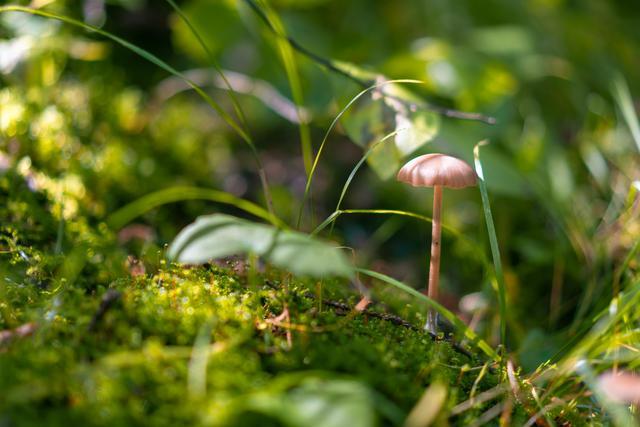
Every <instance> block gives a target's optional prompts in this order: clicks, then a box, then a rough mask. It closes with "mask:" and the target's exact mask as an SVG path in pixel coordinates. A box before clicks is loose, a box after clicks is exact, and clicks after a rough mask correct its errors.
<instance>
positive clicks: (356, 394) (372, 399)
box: [242, 378, 399, 427]
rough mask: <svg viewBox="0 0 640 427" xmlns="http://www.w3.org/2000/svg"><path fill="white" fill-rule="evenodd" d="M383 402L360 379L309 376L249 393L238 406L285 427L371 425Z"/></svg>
mask: <svg viewBox="0 0 640 427" xmlns="http://www.w3.org/2000/svg"><path fill="white" fill-rule="evenodd" d="M380 403H382V405H380ZM385 404H386V405H385ZM387 405H388V403H387V402H380V398H379V397H378V396H376V394H375V392H373V391H372V390H371V389H370V388H369V387H367V386H366V385H364V384H362V383H360V382H356V381H351V380H336V379H334V380H328V379H320V378H309V379H307V380H305V381H303V382H302V383H301V384H299V385H298V386H296V387H294V388H292V389H291V390H289V391H288V392H285V393H281V394H275V393H268V394H267V393H256V394H254V395H250V396H248V397H247V399H246V401H245V402H244V404H243V405H242V407H243V409H244V410H250V411H253V412H258V413H261V414H264V415H267V416H269V417H273V418H275V419H277V420H278V421H280V422H281V423H282V424H283V425H285V426H287V427H333V426H351V427H371V426H375V425H377V424H378V420H377V418H378V412H379V411H380V412H382V411H381V409H384V406H387ZM380 406H383V407H382V408H381V407H380ZM394 418H396V417H394ZM397 421H399V420H396V422H397Z"/></svg>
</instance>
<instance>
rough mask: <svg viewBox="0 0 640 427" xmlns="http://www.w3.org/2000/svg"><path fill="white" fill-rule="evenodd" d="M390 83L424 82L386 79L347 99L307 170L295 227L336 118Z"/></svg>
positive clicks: (297, 226) (336, 120)
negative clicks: (307, 173)
mask: <svg viewBox="0 0 640 427" xmlns="http://www.w3.org/2000/svg"><path fill="white" fill-rule="evenodd" d="M392 83H413V84H422V83H424V82H422V81H420V80H411V79H399V80H386V81H384V82H380V83H376V84H374V85H371V86H369V87H368V88H366V89H363V90H361V91H360V92H359V93H358V94H357V95H356V96H354V97H353V98H352V99H351V101H349V102H348V103H347V105H345V107H344V108H343V109H342V110H341V111H340V112H339V113H338V115H337V116H336V117H335V118H334V119H333V121H332V122H331V124H330V125H329V128H328V129H327V131H326V132H325V134H324V137H323V138H322V142H321V143H320V147H319V148H318V152H317V153H316V156H315V158H314V159H313V165H312V166H311V171H309V176H308V177H307V183H306V185H305V188H304V194H303V196H302V202H301V204H300V210H299V212H298V220H297V222H296V228H299V227H300V223H301V222H302V214H303V212H304V205H305V204H306V202H307V198H308V197H309V191H310V190H311V182H312V181H313V175H314V173H315V171H316V168H317V167H318V163H319V161H320V156H322V151H323V150H324V146H325V145H326V143H327V139H328V138H329V135H330V134H331V131H332V130H333V128H334V127H335V126H336V124H337V123H338V120H340V118H341V117H342V116H343V115H344V113H346V112H347V110H348V109H349V108H351V106H352V105H353V104H354V103H355V102H356V101H357V100H358V99H360V98H361V97H362V96H363V95H365V94H366V93H368V92H371V91H372V90H375V89H378V88H380V87H383V86H385V85H387V84H392Z"/></svg>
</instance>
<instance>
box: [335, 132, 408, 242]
mask: <svg viewBox="0 0 640 427" xmlns="http://www.w3.org/2000/svg"><path fill="white" fill-rule="evenodd" d="M406 129H408V128H401V129H396V130H395V131H393V132H391V133H389V134H387V135H385V136H384V137H383V138H382V139H381V140H380V141H377V142H376V143H375V144H373V145H371V147H369V148H368V149H367V151H366V152H365V153H364V155H363V156H362V157H361V158H360V160H359V161H358V163H356V165H355V166H354V167H353V169H352V170H351V173H350V174H349V177H348V178H347V180H346V181H345V183H344V185H343V186H342V192H341V193H340V197H339V198H338V203H336V208H335V209H334V212H337V211H339V210H340V205H341V204H342V201H343V200H344V197H345V196H346V194H347V190H348V189H349V186H350V185H351V181H353V178H355V176H356V173H357V172H358V170H360V168H361V167H362V165H363V164H364V162H365V161H367V159H368V158H369V156H370V155H371V153H373V150H374V149H375V148H376V147H377V146H378V145H380V144H383V143H384V142H385V141H387V140H388V139H389V138H391V137H392V136H395V135H397V134H398V133H399V132H401V131H403V130H406ZM334 224H335V222H334V223H333V224H331V231H330V232H329V235H331V234H332V233H333V225H334Z"/></svg>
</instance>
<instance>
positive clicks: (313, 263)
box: [167, 214, 353, 278]
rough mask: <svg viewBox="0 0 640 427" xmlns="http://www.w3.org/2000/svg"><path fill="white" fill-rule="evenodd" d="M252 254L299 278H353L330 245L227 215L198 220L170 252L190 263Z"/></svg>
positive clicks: (176, 240)
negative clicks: (301, 276)
mask: <svg viewBox="0 0 640 427" xmlns="http://www.w3.org/2000/svg"><path fill="white" fill-rule="evenodd" d="M248 254H255V255H258V256H261V257H262V258H263V259H264V260H265V261H267V262H269V263H271V264H273V265H276V266H278V267H282V268H284V269H287V270H288V271H291V272H292V273H294V274H298V275H303V276H313V277H322V276H339V277H345V278H351V277H352V276H353V268H352V266H351V264H350V263H349V261H348V260H347V258H346V257H345V256H344V254H343V253H342V252H341V251H340V250H339V249H338V248H337V247H335V246H332V245H330V244H329V243H325V242H323V241H320V240H318V239H315V238H313V237H311V236H308V235H306V234H303V233H299V232H295V231H288V230H281V229H278V228H276V227H274V226H271V225H266V224H257V223H254V222H251V221H247V220H243V219H240V218H236V217H234V216H230V215H223V214H213V215H207V216H202V217H199V218H198V219H196V221H195V222H194V223H193V224H191V225H189V226H187V227H186V228H185V229H184V230H182V231H181V232H180V233H179V234H178V236H177V237H176V238H175V240H174V241H173V242H172V243H171V245H170V246H169V250H168V252H167V256H168V257H169V258H170V259H172V260H175V261H179V262H185V263H190V264H201V263H204V262H207V261H209V260H211V259H214V258H222V257H227V256H231V255H248Z"/></svg>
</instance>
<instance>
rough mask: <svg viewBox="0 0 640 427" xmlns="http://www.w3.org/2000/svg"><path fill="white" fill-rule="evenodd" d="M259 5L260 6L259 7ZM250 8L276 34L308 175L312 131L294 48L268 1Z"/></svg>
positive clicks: (253, 3)
mask: <svg viewBox="0 0 640 427" xmlns="http://www.w3.org/2000/svg"><path fill="white" fill-rule="evenodd" d="M258 3H259V5H258ZM249 4H250V7H251V8H253V9H258V10H257V12H258V13H259V14H260V15H261V16H263V17H264V19H265V20H266V24H267V25H268V26H269V28H270V29H271V31H273V32H274V33H275V34H276V37H275V42H276V45H277V47H278V51H279V53H280V58H281V59H282V63H283V65H284V69H285V73H286V74H287V80H288V81H289V87H290V88H291V96H292V97H293V102H294V103H295V104H296V113H297V115H298V121H299V125H298V129H299V130H300V145H301V149H302V159H303V162H304V169H305V171H306V173H307V175H308V174H309V173H310V171H311V157H312V156H313V148H312V146H311V131H310V129H309V125H308V124H307V122H306V120H304V114H302V112H301V106H302V105H304V97H303V95H302V84H301V82H300V73H299V72H298V66H297V64H296V60H295V55H294V53H293V48H292V47H291V45H290V44H289V42H288V41H287V40H288V38H287V35H286V30H285V28H284V25H283V24H282V21H281V20H280V17H279V16H278V15H277V14H276V13H275V11H274V10H273V9H272V8H271V7H270V6H269V5H268V3H267V2H266V1H261V0H258V1H257V2H250V3H249Z"/></svg>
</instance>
